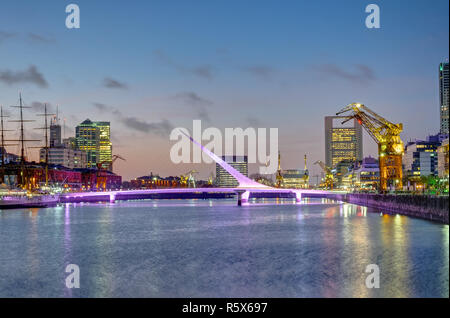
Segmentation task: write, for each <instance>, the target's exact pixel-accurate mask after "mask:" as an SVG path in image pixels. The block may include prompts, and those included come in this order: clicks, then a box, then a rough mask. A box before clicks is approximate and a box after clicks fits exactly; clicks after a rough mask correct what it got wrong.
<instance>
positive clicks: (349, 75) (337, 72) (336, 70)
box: [315, 64, 376, 84]
mask: <svg viewBox="0 0 450 318" xmlns="http://www.w3.org/2000/svg"><path fill="white" fill-rule="evenodd" d="M354 67H355V69H356V70H355V71H354V72H350V71H347V70H344V69H342V68H340V67H339V66H337V65H335V64H325V65H322V66H318V67H315V69H316V70H317V71H318V72H320V73H322V74H325V75H330V76H334V77H337V78H342V79H345V80H348V81H350V82H352V83H361V84H367V83H368V82H370V81H373V80H375V79H376V76H375V72H374V71H373V70H372V69H371V68H370V67H369V66H367V65H363V64H356V65H354Z"/></svg>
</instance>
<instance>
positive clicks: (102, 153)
mask: <svg viewBox="0 0 450 318" xmlns="http://www.w3.org/2000/svg"><path fill="white" fill-rule="evenodd" d="M75 132H76V145H77V148H78V149H80V150H84V151H86V155H87V160H86V162H87V167H88V168H95V167H96V166H97V164H99V163H101V164H102V167H103V168H104V169H108V170H111V165H112V164H111V163H112V144H111V141H110V123H109V122H93V121H91V120H89V119H86V120H85V121H83V122H82V123H81V124H79V125H78V126H77V127H76V130H75Z"/></svg>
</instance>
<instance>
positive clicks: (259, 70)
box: [241, 65, 275, 80]
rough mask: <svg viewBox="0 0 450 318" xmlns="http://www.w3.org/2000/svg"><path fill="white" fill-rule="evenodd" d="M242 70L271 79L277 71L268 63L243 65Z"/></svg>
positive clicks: (261, 77)
mask: <svg viewBox="0 0 450 318" xmlns="http://www.w3.org/2000/svg"><path fill="white" fill-rule="evenodd" d="M241 70H242V71H243V72H246V73H248V74H250V75H253V76H255V77H258V78H260V79H264V80H267V79H271V78H272V77H273V75H274V73H275V70H274V69H273V68H272V67H270V66H267V65H252V66H245V67H242V68H241Z"/></svg>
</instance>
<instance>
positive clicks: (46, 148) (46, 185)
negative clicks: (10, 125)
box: [32, 104, 55, 187]
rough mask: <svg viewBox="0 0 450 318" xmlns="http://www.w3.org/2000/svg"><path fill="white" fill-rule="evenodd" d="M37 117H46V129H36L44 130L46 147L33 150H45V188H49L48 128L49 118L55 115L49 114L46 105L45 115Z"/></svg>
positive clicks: (45, 105)
mask: <svg viewBox="0 0 450 318" xmlns="http://www.w3.org/2000/svg"><path fill="white" fill-rule="evenodd" d="M36 116H42V117H44V127H39V128H35V129H44V138H45V145H44V147H32V148H44V149H45V162H44V164H45V187H48V148H49V145H48V130H49V128H50V127H49V126H48V120H47V118H48V117H49V116H55V114H49V113H48V112H47V104H44V113H43V114H37V115H36Z"/></svg>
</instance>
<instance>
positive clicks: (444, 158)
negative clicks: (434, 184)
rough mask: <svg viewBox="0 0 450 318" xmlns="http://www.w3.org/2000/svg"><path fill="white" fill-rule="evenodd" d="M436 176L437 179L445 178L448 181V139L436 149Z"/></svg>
mask: <svg viewBox="0 0 450 318" xmlns="http://www.w3.org/2000/svg"><path fill="white" fill-rule="evenodd" d="M437 152H438V176H439V178H446V179H447V180H448V162H449V160H448V156H449V147H448V138H447V139H445V140H444V141H443V142H442V144H441V146H439V147H438V150H437Z"/></svg>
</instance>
